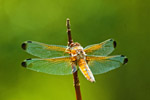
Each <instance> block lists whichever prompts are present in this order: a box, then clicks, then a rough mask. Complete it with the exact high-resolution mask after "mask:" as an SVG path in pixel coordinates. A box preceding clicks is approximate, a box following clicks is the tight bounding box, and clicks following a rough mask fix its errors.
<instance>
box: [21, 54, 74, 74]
mask: <svg viewBox="0 0 150 100" xmlns="http://www.w3.org/2000/svg"><path fill="white" fill-rule="evenodd" d="M22 66H24V67H26V68H27V69H30V70H34V71H37V72H43V73H47V74H55V75H67V74H72V67H71V60H70V57H57V58H49V59H38V58H35V59H26V60H25V61H24V62H22Z"/></svg>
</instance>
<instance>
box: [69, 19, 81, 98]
mask: <svg viewBox="0 0 150 100" xmlns="http://www.w3.org/2000/svg"><path fill="white" fill-rule="evenodd" d="M66 26H67V33H68V46H70V44H71V43H73V40H72V37H71V29H70V20H69V18H67V22H66ZM73 68H74V66H73V64H72V70H73ZM73 81H74V82H73V83H74V87H75V92H76V100H82V97H81V92H80V82H79V78H78V71H76V72H73Z"/></svg>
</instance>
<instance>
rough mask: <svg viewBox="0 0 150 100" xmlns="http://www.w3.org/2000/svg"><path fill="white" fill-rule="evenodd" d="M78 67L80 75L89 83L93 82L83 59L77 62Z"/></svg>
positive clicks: (92, 77)
mask: <svg viewBox="0 0 150 100" xmlns="http://www.w3.org/2000/svg"><path fill="white" fill-rule="evenodd" d="M78 65H79V68H80V70H81V72H82V74H83V75H84V76H85V78H86V79H87V80H89V81H91V82H95V79H94V76H93V74H92V72H91V70H90V68H89V66H88V64H87V63H86V61H85V60H84V59H80V60H79V61H78Z"/></svg>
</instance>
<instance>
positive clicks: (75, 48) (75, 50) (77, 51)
mask: <svg viewBox="0 0 150 100" xmlns="http://www.w3.org/2000/svg"><path fill="white" fill-rule="evenodd" d="M66 52H67V53H69V54H70V55H71V57H76V60H79V59H84V58H85V55H86V54H85V52H84V50H83V47H82V46H81V45H80V44H79V43H73V44H71V46H70V47H68V48H67V49H66Z"/></svg>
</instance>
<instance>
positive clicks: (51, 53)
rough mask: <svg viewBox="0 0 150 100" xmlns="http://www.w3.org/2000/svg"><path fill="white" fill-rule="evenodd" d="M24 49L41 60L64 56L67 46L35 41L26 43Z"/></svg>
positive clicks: (23, 45)
mask: <svg viewBox="0 0 150 100" xmlns="http://www.w3.org/2000/svg"><path fill="white" fill-rule="evenodd" d="M22 48H23V49H24V50H25V51H26V52H28V53H29V54H32V55H34V56H37V57H40V58H51V57H59V56H64V54H65V50H66V46H60V45H47V44H44V43H39V42H35V41H26V42H24V43H23V44H22Z"/></svg>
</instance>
